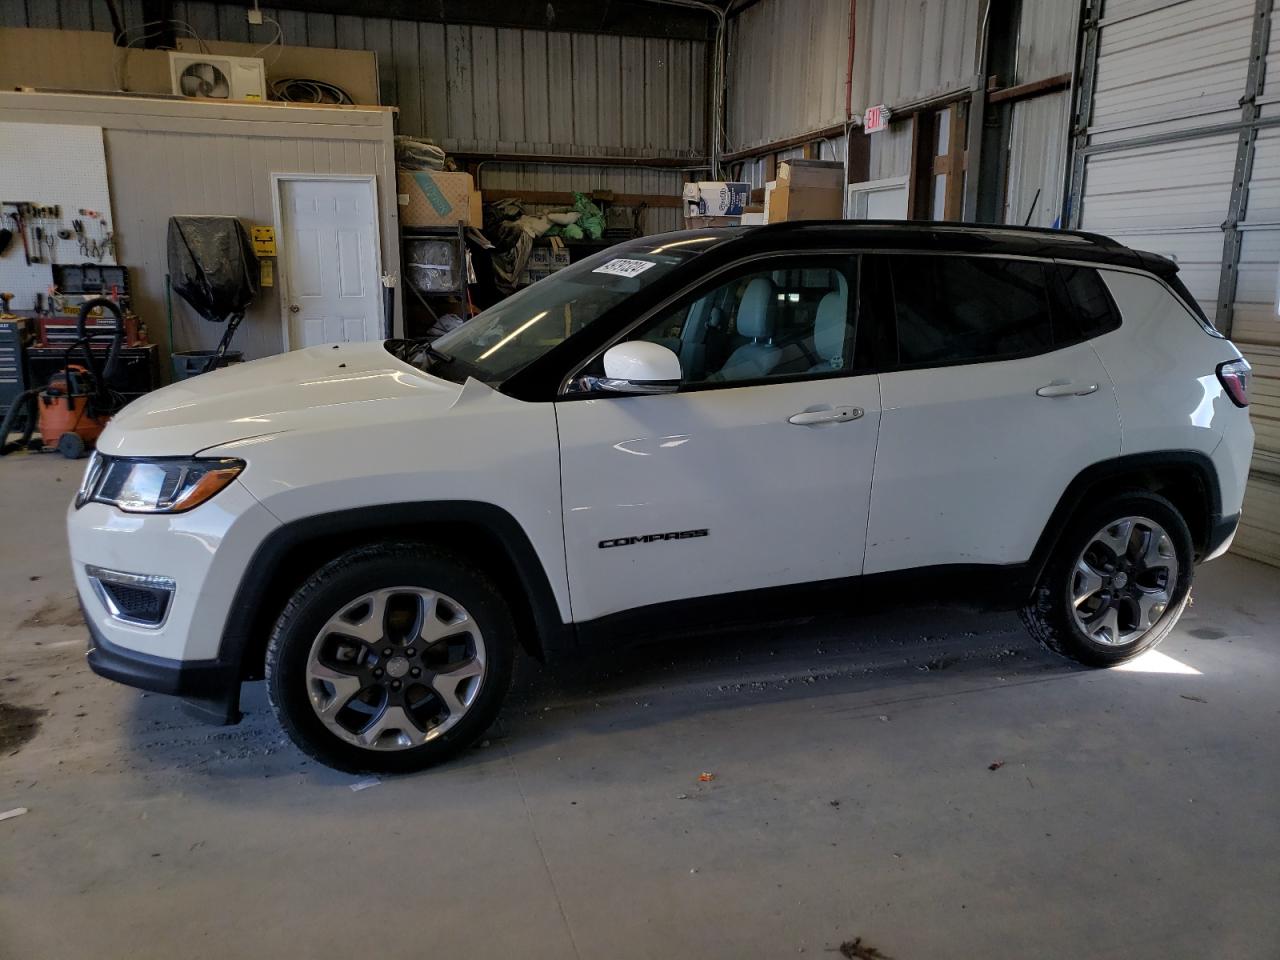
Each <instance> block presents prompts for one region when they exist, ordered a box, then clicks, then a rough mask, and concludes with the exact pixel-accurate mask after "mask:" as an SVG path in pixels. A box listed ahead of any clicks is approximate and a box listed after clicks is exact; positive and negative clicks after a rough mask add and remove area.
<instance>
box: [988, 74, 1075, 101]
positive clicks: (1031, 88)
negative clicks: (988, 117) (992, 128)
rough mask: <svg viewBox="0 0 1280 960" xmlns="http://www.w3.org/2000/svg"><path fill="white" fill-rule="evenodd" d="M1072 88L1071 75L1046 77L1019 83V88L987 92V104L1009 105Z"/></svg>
mask: <svg viewBox="0 0 1280 960" xmlns="http://www.w3.org/2000/svg"><path fill="white" fill-rule="evenodd" d="M1070 87H1071V74H1069V73H1060V74H1058V75H1057V76H1056V77H1044V78H1043V79H1041V80H1032V81H1030V82H1028V83H1019V84H1018V85H1017V86H1013V87H1005V88H1004V89H1003V90H989V91H988V92H987V102H988V103H1009V102H1011V101H1014V100H1029V99H1030V98H1031V97H1040V96H1043V95H1045V94H1046V93H1057V92H1058V91H1059V90H1067V89H1070Z"/></svg>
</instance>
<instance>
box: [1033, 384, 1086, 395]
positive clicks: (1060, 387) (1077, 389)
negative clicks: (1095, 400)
mask: <svg viewBox="0 0 1280 960" xmlns="http://www.w3.org/2000/svg"><path fill="white" fill-rule="evenodd" d="M1097 389H1098V385H1097V384H1096V383H1063V382H1062V381H1060V380H1058V381H1054V382H1053V383H1046V384H1045V385H1044V386H1043V387H1041V388H1040V389H1039V390H1037V391H1036V396H1037V397H1087V396H1088V395H1089V394H1091V393H1094V392H1095V391H1096V390H1097Z"/></svg>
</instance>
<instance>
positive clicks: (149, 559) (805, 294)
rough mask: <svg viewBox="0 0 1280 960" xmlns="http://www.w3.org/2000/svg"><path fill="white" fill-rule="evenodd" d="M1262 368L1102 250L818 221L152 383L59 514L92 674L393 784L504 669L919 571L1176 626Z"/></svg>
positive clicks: (574, 269)
mask: <svg viewBox="0 0 1280 960" xmlns="http://www.w3.org/2000/svg"><path fill="white" fill-rule="evenodd" d="M1248 378H1249V368H1248V365H1247V364H1246V363H1245V362H1244V360H1242V359H1241V356H1240V354H1239V353H1238V352H1237V350H1236V349H1235V347H1234V346H1232V344H1231V343H1230V342H1229V341H1228V340H1226V339H1224V338H1223V337H1221V336H1220V335H1218V334H1217V333H1216V332H1215V331H1214V330H1213V328H1212V326H1211V325H1210V324H1209V323H1208V322H1207V321H1206V320H1205V318H1204V316H1203V314H1202V313H1201V311H1200V310H1199V308H1198V307H1197V306H1196V304H1195V302H1194V301H1193V300H1192V299H1191V298H1190V297H1189V295H1188V294H1187V291H1186V290H1185V288H1184V287H1183V286H1182V284H1181V283H1180V282H1179V280H1178V278H1177V276H1176V267H1175V266H1174V265H1173V264H1172V263H1170V262H1169V261H1166V260H1164V259H1162V258H1160V257H1157V256H1154V255H1151V254H1145V253H1137V252H1134V251H1132V250H1129V249H1127V248H1125V247H1122V246H1119V245H1118V244H1116V243H1114V242H1113V241H1110V240H1108V239H1106V238H1104V237H1099V236H1094V235H1089V234H1080V233H1061V232H1054V231H1039V230H1025V229H1005V228H999V227H958V226H955V225H952V226H946V225H942V224H900V223H899V224H889V223H863V224H852V223H807V224H782V225H776V226H769V227H760V228H756V229H743V230H716V231H709V232H684V233H675V234H667V235H664V236H657V237H646V238H644V239H640V240H635V241H632V242H629V243H626V244H623V245H621V246H618V247H614V248H612V249H610V250H608V251H605V252H604V253H601V254H598V255H596V256H593V257H591V258H590V259H587V260H583V261H582V262H580V263H577V264H575V265H573V266H571V267H568V268H566V269H564V270H561V271H560V272H559V273H557V274H555V275H554V276H553V277H551V278H549V279H547V280H544V281H542V282H540V283H537V284H535V285H534V286H532V287H529V288H528V289H526V290H523V291H521V292H520V293H518V294H516V295H515V296H513V297H511V298H510V299H508V300H505V301H503V302H502V303H500V304H499V305H497V306H495V307H493V308H491V309H489V310H486V311H485V312H484V313H483V314H481V315H480V316H478V317H477V318H475V319H474V320H472V321H471V322H470V323H468V324H466V325H464V326H463V327H461V328H459V329H458V330H457V331H455V332H453V333H451V334H449V335H448V336H446V337H444V338H443V339H440V340H437V341H436V342H435V343H433V344H427V343H426V342H417V341H404V340H393V341H389V342H386V343H371V344H335V345H331V346H323V347H312V348H309V349H305V350H299V351H297V352H294V353H289V354H285V355H283V356H278V357H272V358H270V359H266V360H259V361H257V362H254V363H248V364H244V365H241V366H238V367H233V368H230V369H226V370H221V371H218V372H215V373H210V374H207V375H204V376H201V377H198V378H195V379H191V380H186V381H184V382H182V383H178V384H174V385H173V386H170V387H167V388H165V389H163V390H160V391H157V392H155V393H153V394H151V395H149V396H148V397H146V398H144V399H142V400H139V401H136V402H135V403H133V404H131V405H130V406H129V407H127V408H126V409H125V410H124V411H123V412H122V413H121V414H120V415H119V416H117V417H116V418H115V420H113V421H112V423H111V424H110V426H109V427H108V428H107V430H106V431H105V432H104V433H103V435H102V438H101V440H100V442H99V444H98V453H97V454H95V455H94V458H93V460H92V462H91V463H90V465H89V468H88V471H87V473H86V476H85V479H84V483H83V486H82V487H81V489H80V491H79V494H78V496H77V498H76V501H75V504H74V505H73V506H72V507H71V509H70V511H69V513H68V526H69V528H70V538H71V553H72V558H73V562H74V567H75V578H76V583H77V585H78V588H79V592H80V597H81V599H82V602H83V605H84V609H85V618H86V620H87V622H88V624H89V630H90V633H91V637H92V639H91V649H90V651H89V664H90V666H91V667H92V668H93V669H94V670H95V671H97V672H98V673H99V674H101V675H103V676H105V677H110V678H112V679H114V680H118V681H121V682H124V683H128V684H133V685H135V686H139V687H144V688H146V689H150V690H158V691H162V692H166V693H172V694H177V695H179V696H182V697H184V698H186V699H187V700H188V702H189V703H190V704H191V705H192V706H193V707H194V708H195V709H197V710H198V711H201V712H203V713H204V714H206V715H207V716H209V717H212V718H216V719H218V720H220V721H223V722H234V721H235V720H237V719H238V718H239V710H238V706H239V693H240V684H241V682H242V681H243V680H246V679H254V678H259V677H264V676H265V678H266V680H267V683H268V691H269V695H270V699H271V703H272V705H273V706H274V708H275V711H276V713H277V714H278V716H279V719H280V722H281V723H282V724H283V726H284V728H285V729H286V730H287V731H288V733H289V735H290V736H291V737H292V738H293V739H294V741H295V742H296V743H297V744H298V746H300V747H301V748H302V749H303V750H305V751H307V752H308V753H310V754H312V755H313V756H315V757H317V758H319V759H320V760H322V761H323V762H325V763H327V764H331V765H333V766H335V767H340V768H343V769H349V770H382V771H398V770H410V769H415V768H418V767H422V766H425V765H427V764H430V763H433V762H435V761H438V760H441V759H443V758H444V757H446V756H449V755H451V754H453V753H456V752H457V751H458V750H459V749H461V748H462V747H464V746H466V745H467V744H468V743H470V742H471V741H473V740H474V739H476V737H477V736H479V735H480V734H481V733H482V732H483V731H484V730H485V728H486V727H487V726H488V725H489V724H490V723H491V722H492V721H493V719H494V717H495V716H496V714H497V712H498V709H499V707H500V705H501V703H502V700H503V697H504V696H505V694H506V692H507V688H508V686H509V682H510V677H511V667H512V659H513V657H514V655H515V651H516V648H517V647H518V646H519V647H523V648H524V649H525V650H527V651H528V652H530V653H531V654H533V655H534V656H537V657H551V656H553V655H562V656H563V655H566V654H570V655H571V654H572V652H573V651H574V650H575V649H577V648H579V647H580V646H581V645H583V644H587V643H590V642H593V641H597V640H599V639H601V638H610V639H612V638H615V637H618V636H620V635H622V634H623V633H626V632H631V631H634V630H636V629H646V628H647V629H650V630H653V629H658V630H672V629H673V628H685V627H691V626H693V625H695V622H703V623H705V622H707V621H708V620H715V619H719V621H720V622H724V621H725V619H726V611H730V612H731V618H732V619H733V620H735V621H737V622H741V621H742V620H743V619H744V618H751V617H763V616H768V615H770V613H771V612H773V611H777V610H779V609H781V610H783V611H787V610H790V611H794V610H795V609H797V605H801V606H800V607H799V608H800V609H804V610H806V611H810V610H813V609H815V607H816V606H817V605H819V604H831V605H835V606H836V607H843V608H846V609H848V608H853V607H856V605H857V599H856V598H857V596H858V594H857V592H856V588H857V586H858V584H859V583H862V584H866V583H870V584H873V585H874V586H875V587H876V589H877V590H879V589H881V588H882V587H884V586H886V585H888V584H889V583H890V582H896V581H899V580H901V579H903V578H908V577H910V578H919V577H929V578H931V582H932V583H933V584H934V585H935V586H934V588H933V592H931V594H930V595H931V596H937V595H940V592H941V591H945V592H948V593H951V594H952V595H954V594H957V593H958V594H960V595H962V596H963V597H964V598H968V599H974V598H981V599H983V600H984V601H985V602H990V603H991V604H993V605H1003V606H1005V607H1006V608H1018V609H1020V610H1021V611H1022V615H1023V618H1024V620H1025V621H1026V623H1027V626H1028V628H1029V629H1030V631H1031V632H1032V633H1033V634H1034V635H1035V636H1036V638H1037V639H1039V640H1040V641H1042V642H1043V643H1044V644H1045V645H1047V646H1048V647H1050V648H1051V649H1053V650H1056V651H1058V652H1060V653H1062V654H1065V655H1066V656H1069V657H1073V658H1075V659H1077V660H1080V661H1082V662H1084V663H1089V664H1096V665H1106V664H1112V663H1116V662H1118V661H1121V660H1124V659H1127V658H1129V657H1132V656H1134V655H1135V654H1137V653H1139V652H1141V651H1143V650H1145V649H1147V648H1149V647H1151V646H1152V645H1154V644H1155V643H1157V642H1159V641H1160V639H1161V638H1162V637H1163V636H1165V635H1166V634H1167V633H1168V632H1169V630H1170V629H1171V628H1172V627H1173V625H1174V623H1175V622H1176V621H1177V619H1178V616H1179V615H1180V614H1181V612H1182V610H1183V607H1184V606H1185V605H1186V603H1187V598H1188V594H1189V591H1190V588H1191V578H1192V572H1193V566H1194V564H1196V563H1197V562H1200V561H1203V560H1208V559H1211V558H1212V557H1214V556H1216V555H1218V554H1220V553H1222V552H1223V551H1224V550H1225V549H1226V548H1227V546H1228V544H1229V543H1230V540H1231V538H1232V536H1233V534H1234V532H1235V528H1236V524H1237V522H1238V519H1239V512H1240V502H1241V497H1242V495H1243V491H1244V485H1245V475H1246V472H1247V469H1248V464H1249V457H1250V453H1251V448H1252V443H1253V431H1252V429H1251V427H1250V425H1249V420H1248V416H1247V411H1246V410H1245V409H1243V408H1244V407H1245V406H1246V404H1247V402H1248V399H1247V389H1248Z"/></svg>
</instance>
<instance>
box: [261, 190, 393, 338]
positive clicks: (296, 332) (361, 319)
mask: <svg viewBox="0 0 1280 960" xmlns="http://www.w3.org/2000/svg"><path fill="white" fill-rule="evenodd" d="M278 183H279V190H280V195H279V196H280V206H279V210H280V216H279V221H280V236H279V247H280V259H281V278H280V282H281V295H282V302H283V307H284V316H285V334H286V346H287V347H288V348H289V349H291V350H296V349H298V348H299V347H309V346H314V345H316V344H319V343H336V342H346V341H360V340H379V339H381V338H382V335H383V324H382V302H381V292H382V291H381V285H380V283H379V280H378V273H379V265H378V264H379V253H378V210H377V204H376V202H375V192H374V183H373V180H372V179H330V178H325V177H316V178H307V179H298V178H292V177H290V178H287V179H285V178H281V179H280V180H279V181H278Z"/></svg>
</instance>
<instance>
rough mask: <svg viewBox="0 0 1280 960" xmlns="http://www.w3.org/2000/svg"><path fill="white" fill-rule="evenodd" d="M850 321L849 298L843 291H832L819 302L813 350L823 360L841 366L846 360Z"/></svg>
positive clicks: (814, 320)
mask: <svg viewBox="0 0 1280 960" xmlns="http://www.w3.org/2000/svg"><path fill="white" fill-rule="evenodd" d="M847 320H848V298H847V297H846V296H845V294H844V291H843V290H839V291H837V290H832V291H831V292H830V293H828V294H827V295H826V296H825V297H823V298H822V299H821V300H820V301H819V302H818V312H817V314H816V315H815V316H814V319H813V348H814V350H816V351H817V353H818V356H819V357H821V358H822V359H823V360H830V361H832V366H833V367H835V366H839V364H840V362H841V361H842V360H843V359H844V338H845V323H846V322H847Z"/></svg>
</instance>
